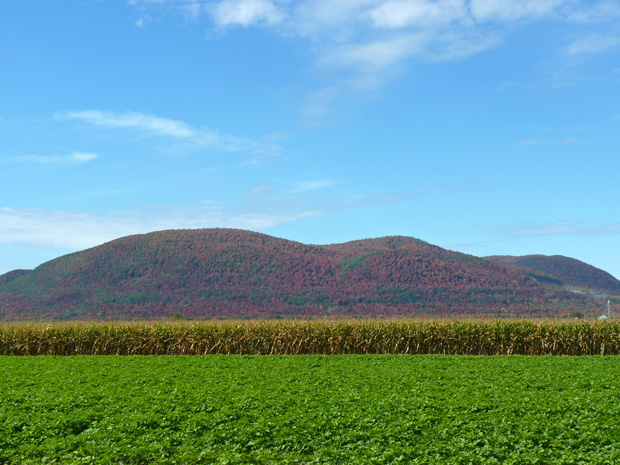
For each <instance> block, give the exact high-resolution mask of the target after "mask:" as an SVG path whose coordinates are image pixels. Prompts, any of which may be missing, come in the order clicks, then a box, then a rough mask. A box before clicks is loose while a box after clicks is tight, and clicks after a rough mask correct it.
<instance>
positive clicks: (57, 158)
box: [0, 152, 98, 165]
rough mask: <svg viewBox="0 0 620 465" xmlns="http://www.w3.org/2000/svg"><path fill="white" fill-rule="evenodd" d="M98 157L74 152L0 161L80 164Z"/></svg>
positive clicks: (93, 154) (0, 161)
mask: <svg viewBox="0 0 620 465" xmlns="http://www.w3.org/2000/svg"><path fill="white" fill-rule="evenodd" d="M96 158H98V155H97V154H95V153H85V152H73V153H72V154H71V155H24V156H21V157H11V158H6V159H4V160H0V163H41V164H55V165H80V164H82V163H87V162H89V161H93V160H95V159H96Z"/></svg>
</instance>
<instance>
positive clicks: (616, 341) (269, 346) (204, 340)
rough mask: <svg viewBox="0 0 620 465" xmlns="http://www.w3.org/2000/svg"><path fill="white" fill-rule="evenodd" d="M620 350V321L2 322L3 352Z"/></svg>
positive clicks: (571, 352) (544, 352) (487, 352)
mask: <svg viewBox="0 0 620 465" xmlns="http://www.w3.org/2000/svg"><path fill="white" fill-rule="evenodd" d="M202 354H238V355H298V354H324V355H339V354H453V355H513V354H514V355H618V354H620V323H617V322H611V323H610V322H554V321H532V320H507V321H505V320H491V321H424V320H411V321H349V322H337V321H277V322H275V321H258V322H245V323H239V322H215V323H205V322H200V323H199V322H181V323H172V322H171V323H167V322H164V323H162V322H156V323H153V322H147V323H135V322H134V323H54V324H50V323H47V324H46V323H36V324H34V323H33V324H27V323H22V324H5V325H0V355H202Z"/></svg>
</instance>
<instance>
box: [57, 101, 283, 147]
mask: <svg viewBox="0 0 620 465" xmlns="http://www.w3.org/2000/svg"><path fill="white" fill-rule="evenodd" d="M56 118H57V119H64V120H77V121H82V122H85V123H88V124H91V125H94V126H98V127H101V128H108V129H121V130H123V129H124V130H130V131H136V132H140V133H142V134H147V135H151V136H154V137H167V138H172V139H176V140H180V141H183V142H185V143H187V144H190V145H191V146H193V147H194V148H195V149H218V150H223V151H229V152H245V153H247V154H249V155H251V156H253V157H255V158H261V157H265V156H276V155H279V149H278V147H277V146H274V145H267V144H264V143H259V142H255V141H253V140H249V139H244V138H240V137H236V136H232V135H229V134H223V133H220V132H218V131H214V130H211V129H208V128H196V127H193V126H191V125H190V124H188V123H186V122H184V121H178V120H173V119H169V118H162V117H158V116H153V115H148V114H144V113H137V112H128V113H112V112H104V111H99V110H88V111H66V112H59V113H57V114H56Z"/></svg>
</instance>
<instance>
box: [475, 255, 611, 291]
mask: <svg viewBox="0 0 620 465" xmlns="http://www.w3.org/2000/svg"><path fill="white" fill-rule="evenodd" d="M486 259H487V260H489V261H491V262H493V263H497V264H501V265H512V266H515V267H518V268H519V269H521V270H522V271H523V272H524V273H526V274H527V275H529V276H531V277H532V278H534V279H536V280H537V281H540V282H547V283H552V284H557V285H560V286H567V287H573V288H581V289H589V290H592V291H601V292H605V293H609V294H620V281H618V280H617V279H616V278H614V277H613V276H612V275H610V274H609V273H607V272H605V271H603V270H600V269H598V268H595V267H593V266H592V265H588V264H587V263H584V262H582V261H579V260H576V259H574V258H570V257H564V256H562V255H552V256H548V255H524V256H520V257H513V256H491V257H486Z"/></svg>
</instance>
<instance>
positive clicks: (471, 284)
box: [0, 229, 600, 319]
mask: <svg viewBox="0 0 620 465" xmlns="http://www.w3.org/2000/svg"><path fill="white" fill-rule="evenodd" d="M18 275H19V273H17V274H16V273H15V272H14V274H12V275H11V276H10V277H9V278H6V279H5V280H4V281H3V283H2V284H0V319H76V318H82V319H110V318H120V317H121V316H122V317H124V318H161V317H169V316H170V315H171V314H172V313H173V312H175V311H181V312H182V313H183V314H184V315H185V316H186V317H193V318H283V317H287V318H297V317H299V318H302V317H303V318H308V317H320V316H329V317H338V316H344V317H385V316H396V315H398V316H417V315H426V316H429V315H442V316H450V315H464V314H470V315H496V316H508V315H546V316H558V315H561V314H564V313H568V312H569V311H571V310H574V309H576V308H577V309H580V310H582V311H583V310H585V311H590V310H591V311H595V310H594V309H598V307H600V305H599V304H598V303H595V302H593V301H592V300H590V299H588V298H586V297H585V296H583V295H579V294H575V293H571V292H568V291H566V290H564V289H563V288H562V287H561V286H558V285H552V284H545V283H540V282H538V281H536V280H535V279H532V278H531V277H530V276H528V274H527V273H525V272H524V271H523V270H522V269H519V268H517V267H515V266H505V265H504V264H502V263H499V262H498V260H493V259H489V260H485V259H481V258H477V257H474V256H471V255H466V254H462V253H458V252H452V251H448V250H445V249H442V248H440V247H437V246H434V245H431V244H429V243H426V242H424V241H421V240H418V239H414V238H410V237H400V236H395V237H383V238H378V239H367V240H361V241H352V242H347V243H344V244H332V245H325V246H317V245H306V244H301V243H299V242H293V241H288V240H284V239H278V238H275V237H271V236H268V235H265V234H259V233H254V232H249V231H243V230H235V229H201V230H170V231H160V232H155V233H150V234H142V235H135V236H128V237H124V238H121V239H117V240H114V241H111V242H108V243H106V244H103V245H101V246H98V247H94V248H91V249H88V250H85V251H82V252H76V253H73V254H69V255H65V256H63V257H60V258H57V259H55V260H52V261H49V262H47V263H44V264H43V265H41V266H39V267H37V268H36V269H35V270H33V271H31V272H28V273H22V274H21V275H19V276H18ZM4 276H6V275H4Z"/></svg>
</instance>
